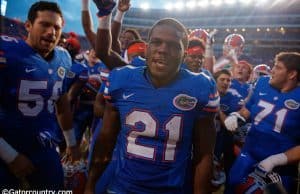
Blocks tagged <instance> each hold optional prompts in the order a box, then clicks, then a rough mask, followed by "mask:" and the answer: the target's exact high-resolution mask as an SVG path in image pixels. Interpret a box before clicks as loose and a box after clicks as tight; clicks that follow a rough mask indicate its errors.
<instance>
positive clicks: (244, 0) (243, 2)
mask: <svg viewBox="0 0 300 194" xmlns="http://www.w3.org/2000/svg"><path fill="white" fill-rule="evenodd" d="M240 2H241V3H242V4H244V5H249V4H250V3H251V2H252V0H240Z"/></svg>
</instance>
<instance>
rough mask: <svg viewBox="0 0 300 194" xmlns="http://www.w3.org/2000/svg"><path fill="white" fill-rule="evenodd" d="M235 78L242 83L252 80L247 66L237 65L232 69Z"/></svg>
mask: <svg viewBox="0 0 300 194" xmlns="http://www.w3.org/2000/svg"><path fill="white" fill-rule="evenodd" d="M232 74H233V78H234V79H237V80H238V81H240V82H246V81H248V79H249V78H250V74H251V72H250V69H249V67H248V65H246V64H241V63H239V64H235V65H234V66H233V69H232Z"/></svg>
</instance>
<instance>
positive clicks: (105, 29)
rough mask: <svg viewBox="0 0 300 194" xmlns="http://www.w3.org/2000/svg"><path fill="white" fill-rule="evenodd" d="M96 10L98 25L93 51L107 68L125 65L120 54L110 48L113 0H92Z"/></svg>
mask: <svg viewBox="0 0 300 194" xmlns="http://www.w3.org/2000/svg"><path fill="white" fill-rule="evenodd" d="M94 2H95V4H96V5H97V8H98V10H99V12H98V20H99V26H98V30H97V38H96V46H95V51H96V55H97V57H98V58H99V59H100V60H101V61H102V62H103V63H104V64H105V65H106V66H107V67H108V68H109V69H113V68H114V67H120V66H124V65H127V63H126V62H125V61H124V60H123V59H122V58H121V56H120V55H119V54H118V53H116V52H114V51H113V50H112V49H111V45H112V37H111V29H110V28H111V11H112V9H113V8H114V6H115V3H114V1H108V0H107V1H106V3H105V4H104V3H103V2H102V1H101V0H94Z"/></svg>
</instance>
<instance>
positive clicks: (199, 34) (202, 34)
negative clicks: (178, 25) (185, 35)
mask: <svg viewBox="0 0 300 194" xmlns="http://www.w3.org/2000/svg"><path fill="white" fill-rule="evenodd" d="M208 36H209V35H208V33H207V32H206V30H204V29H201V28H200V29H195V30H193V31H192V32H191V33H190V34H189V39H191V38H193V37H196V38H199V39H200V40H202V41H203V42H206V40H207V38H208Z"/></svg>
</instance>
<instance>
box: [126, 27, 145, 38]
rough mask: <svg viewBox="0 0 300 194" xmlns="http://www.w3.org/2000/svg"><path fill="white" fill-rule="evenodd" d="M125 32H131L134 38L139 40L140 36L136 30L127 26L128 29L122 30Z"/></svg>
mask: <svg viewBox="0 0 300 194" xmlns="http://www.w3.org/2000/svg"><path fill="white" fill-rule="evenodd" d="M126 32H129V33H131V34H132V35H133V36H134V38H135V40H141V36H140V34H139V33H138V31H137V30H135V29H132V28H129V29H126V30H124V32H123V33H126Z"/></svg>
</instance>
